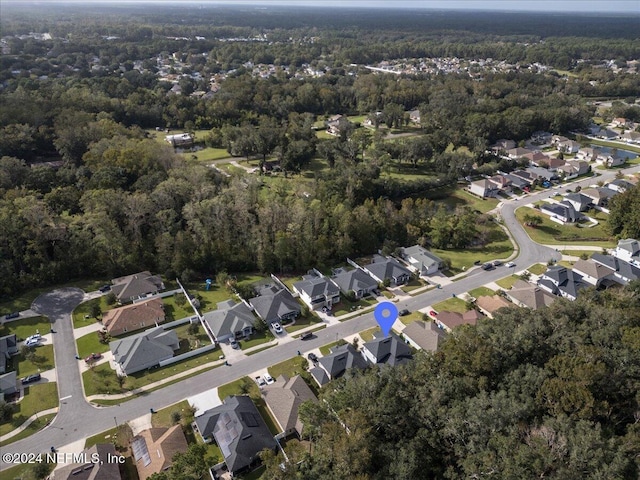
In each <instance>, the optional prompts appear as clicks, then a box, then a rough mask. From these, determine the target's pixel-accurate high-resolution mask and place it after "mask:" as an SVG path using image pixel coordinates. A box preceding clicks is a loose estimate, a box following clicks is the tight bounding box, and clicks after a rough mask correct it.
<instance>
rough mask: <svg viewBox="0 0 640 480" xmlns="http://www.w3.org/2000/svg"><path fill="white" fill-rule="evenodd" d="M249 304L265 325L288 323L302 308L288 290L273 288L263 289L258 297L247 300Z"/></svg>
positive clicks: (296, 316)
mask: <svg viewBox="0 0 640 480" xmlns="http://www.w3.org/2000/svg"><path fill="white" fill-rule="evenodd" d="M249 304H250V305H251V306H252V307H253V310H254V311H255V312H256V314H257V315H258V317H260V318H261V319H262V320H263V321H264V322H265V323H266V324H267V325H270V324H272V323H273V322H278V323H288V322H290V321H292V320H295V319H296V318H298V316H299V315H300V313H301V312H302V307H301V306H300V304H299V303H298V302H297V301H296V299H295V298H293V295H291V293H290V292H289V291H288V290H286V289H284V288H278V287H275V286H271V287H268V288H265V289H263V290H262V291H261V292H260V295H259V296H257V297H254V298H252V299H250V300H249Z"/></svg>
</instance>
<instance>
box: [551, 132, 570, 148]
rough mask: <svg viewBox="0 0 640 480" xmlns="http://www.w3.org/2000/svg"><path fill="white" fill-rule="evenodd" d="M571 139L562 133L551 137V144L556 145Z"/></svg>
mask: <svg viewBox="0 0 640 480" xmlns="http://www.w3.org/2000/svg"><path fill="white" fill-rule="evenodd" d="M567 141H569V139H568V138H567V137H564V136H562V135H553V136H552V137H551V144H552V145H554V146H556V147H557V146H558V144H559V143H563V142H567Z"/></svg>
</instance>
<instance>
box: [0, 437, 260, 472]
mask: <svg viewBox="0 0 640 480" xmlns="http://www.w3.org/2000/svg"><path fill="white" fill-rule="evenodd" d="M6 444H7V443H6V442H3V445H6ZM35 466H36V464H34V463H20V464H18V465H16V466H15V467H11V468H7V469H6V470H2V471H0V480H15V479H20V480H37V479H38V478H39V477H36V476H35V473H34V471H33V469H34V468H35ZM55 467H56V464H55V463H50V464H49V473H51V472H52V471H53V469H54V468H55ZM256 478H259V477H256Z"/></svg>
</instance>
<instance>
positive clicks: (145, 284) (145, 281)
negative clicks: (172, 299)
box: [111, 272, 164, 302]
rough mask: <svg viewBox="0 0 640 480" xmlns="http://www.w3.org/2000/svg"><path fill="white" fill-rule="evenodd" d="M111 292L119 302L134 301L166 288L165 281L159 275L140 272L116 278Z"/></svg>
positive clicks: (112, 281)
mask: <svg viewBox="0 0 640 480" xmlns="http://www.w3.org/2000/svg"><path fill="white" fill-rule="evenodd" d="M111 283H112V284H113V285H112V287H111V293H113V294H114V295H115V296H116V298H117V299H118V301H119V302H132V301H134V300H138V299H140V298H144V297H146V296H148V295H154V294H156V293H158V292H159V291H160V290H164V283H162V279H161V278H160V277H159V276H157V275H151V273H149V272H139V273H135V274H133V275H127V276H125V277H120V278H114V279H113V280H111Z"/></svg>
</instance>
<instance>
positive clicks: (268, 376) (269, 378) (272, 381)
mask: <svg viewBox="0 0 640 480" xmlns="http://www.w3.org/2000/svg"><path fill="white" fill-rule="evenodd" d="M263 378H264V381H265V382H267V385H271V384H272V383H274V382H275V380H274V379H273V377H272V376H271V375H269V374H268V373H265V374H264V375H263Z"/></svg>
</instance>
